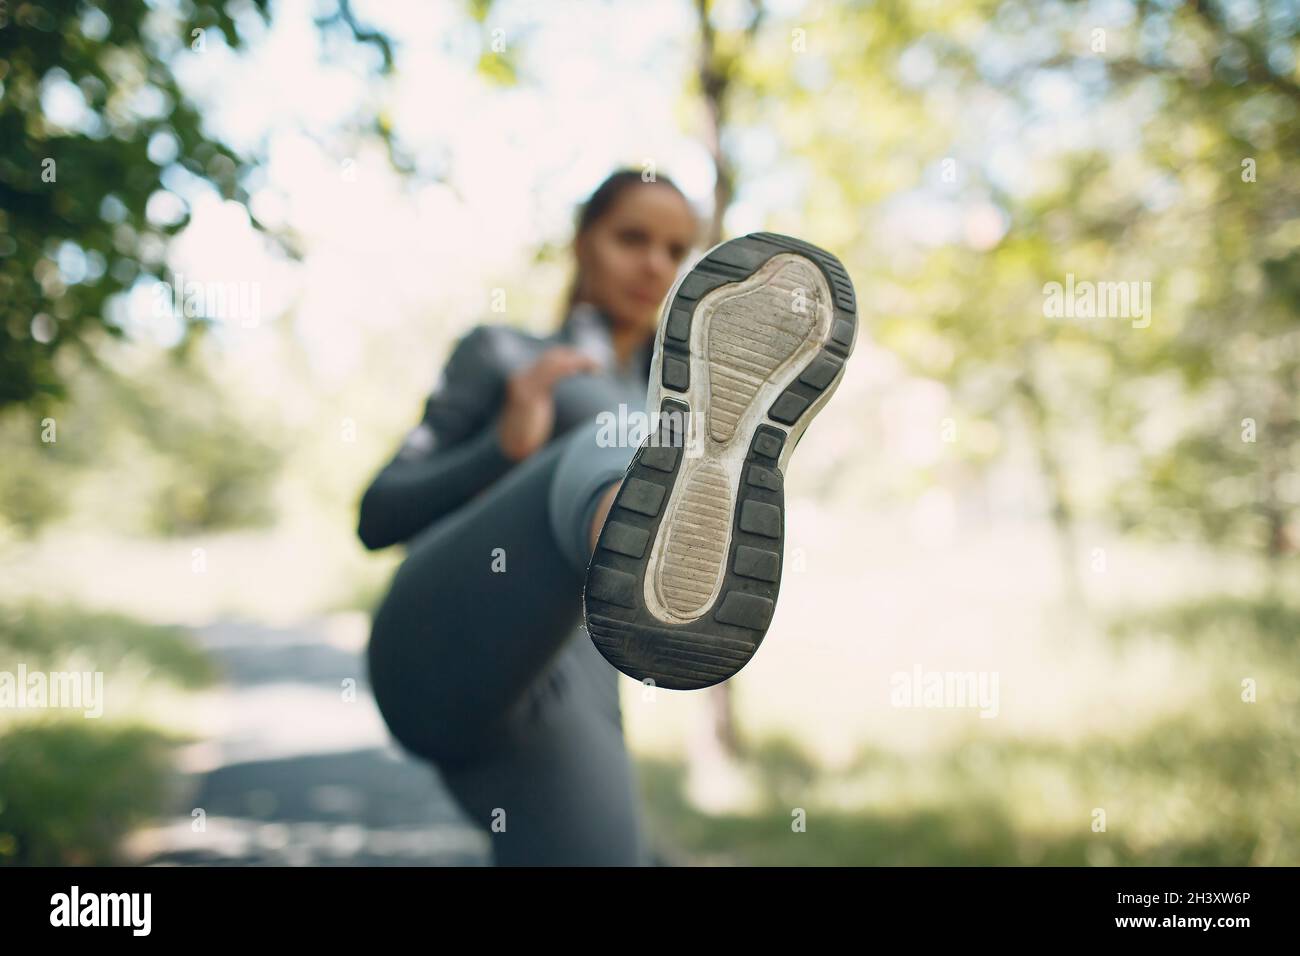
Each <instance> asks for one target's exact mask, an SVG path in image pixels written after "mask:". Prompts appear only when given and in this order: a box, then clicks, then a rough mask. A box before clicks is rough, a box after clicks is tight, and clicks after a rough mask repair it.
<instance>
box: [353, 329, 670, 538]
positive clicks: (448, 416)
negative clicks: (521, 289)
mask: <svg viewBox="0 0 1300 956" xmlns="http://www.w3.org/2000/svg"><path fill="white" fill-rule="evenodd" d="M607 328H608V326H607V325H606V322H605V319H604V318H603V317H602V316H601V314H600V313H599V312H598V311H597V310H596V309H595V308H594V307H592V306H590V305H587V304H585V303H579V304H578V305H576V306H575V307H574V308H573V310H572V311H571V312H570V313H569V315H568V318H567V319H566V321H565V323H564V325H563V326H562V327H561V329H560V330H559V331H558V332H556V333H554V334H553V335H549V336H545V337H538V336H534V335H529V334H528V333H526V332H522V331H520V330H518V329H514V328H510V327H509V326H504V325H480V326H477V327H476V328H474V329H472V330H471V331H470V332H469V333H468V334H466V335H465V336H464V338H462V339H461V340H460V341H459V342H458V343H457V345H456V347H455V349H454V350H453V351H452V354H451V357H450V358H449V359H448V360H447V364H446V366H445V368H444V369H443V372H442V377H441V379H440V381H439V382H438V384H437V386H435V388H434V389H433V392H432V393H431V394H430V395H429V397H428V399H427V401H426V402H425V406H424V417H423V419H422V420H421V421H420V423H419V425H417V426H416V427H415V428H414V429H412V430H411V431H410V432H409V433H408V434H407V436H406V439H405V441H404V442H403V443H402V446H401V448H400V449H399V450H398V452H397V454H396V455H395V456H394V457H393V458H392V460H391V461H390V462H389V463H388V464H387V465H385V466H384V468H383V470H382V471H380V472H379V474H378V476H377V477H376V478H375V479H374V481H373V482H371V484H370V487H369V488H367V489H366V492H365V494H364V495H363V496H362V498H361V509H360V511H361V514H360V521H359V524H358V528H357V534H358V536H359V537H360V538H361V542H362V543H363V544H364V545H365V546H366V547H367V548H369V549H371V550H375V549H377V548H386V547H388V546H389V545H392V544H396V543H398V542H401V541H406V540H408V539H409V538H411V537H412V536H414V535H415V534H417V533H419V532H420V531H423V530H424V529H425V528H427V527H428V526H429V525H430V524H432V523H433V522H435V521H437V520H438V519H439V518H441V517H442V516H443V515H445V514H447V513H448V512H451V511H453V510H455V509H456V508H457V507H458V506H460V505H461V504H462V503H464V502H465V501H467V500H468V499H469V498H470V497H472V496H473V495H474V494H475V493H477V492H478V491H480V490H481V489H483V488H485V487H486V486H487V485H489V484H491V483H492V482H494V481H496V479H498V478H500V477H501V476H502V475H503V474H505V473H506V472H507V471H509V470H510V468H511V467H512V466H513V465H515V464H516V463H515V462H512V461H511V460H510V459H509V458H507V457H506V456H505V454H504V453H503V452H502V450H501V446H500V444H499V441H498V439H497V417H498V415H499V413H500V411H501V405H502V402H503V400H504V397H505V386H506V381H507V379H508V378H509V377H510V375H511V374H512V373H513V372H515V371H517V370H518V369H520V368H524V367H526V366H528V365H530V364H532V363H533V362H534V361H536V359H537V357H538V356H539V355H541V353H542V352H543V351H545V350H546V349H547V348H550V347H551V346H553V345H561V344H564V345H572V346H575V347H577V348H580V349H583V350H584V351H586V352H588V353H589V354H591V355H592V356H593V357H594V358H595V359H596V360H597V362H599V363H600V365H601V368H602V371H600V372H597V373H593V374H582V375H573V376H570V377H569V378H565V379H561V380H560V381H559V382H558V383H557V384H556V386H555V391H554V395H555V429H554V431H553V432H552V435H551V440H552V441H553V440H554V439H555V437H556V436H558V435H561V434H563V433H564V432H566V431H568V430H569V429H570V428H573V427H574V426H575V425H577V424H579V423H581V422H583V421H586V420H587V419H590V418H593V417H594V416H595V415H597V414H598V413H600V412H602V411H609V412H613V413H615V414H617V413H618V408H619V405H620V404H623V405H626V407H627V412H628V413H632V412H636V413H641V412H644V411H645V399H646V385H647V379H648V376H649V370H650V356H651V348H652V346H651V345H650V343H647V344H646V346H645V347H644V348H643V349H642V350H641V352H640V353H639V354H638V355H637V356H635V357H634V359H633V360H632V361H631V362H630V363H629V367H628V368H626V369H619V368H617V367H616V366H615V363H614V352H613V348H612V346H611V344H610V340H609V334H608V332H607Z"/></svg>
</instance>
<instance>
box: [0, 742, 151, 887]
mask: <svg viewBox="0 0 1300 956" xmlns="http://www.w3.org/2000/svg"><path fill="white" fill-rule="evenodd" d="M174 745H175V741H174V740H173V739H172V738H171V737H170V736H168V735H167V734H164V733H162V732H160V731H158V730H156V729H153V728H149V727H140V726H120V725H114V724H104V723H101V722H100V721H96V720H57V721H46V722H40V723H26V724H22V725H19V726H15V727H11V728H9V729H8V730H7V731H6V732H5V733H3V734H0V864H17V865H24V866H95V865H105V864H114V863H118V862H120V861H119V860H118V859H117V856H116V851H117V846H118V844H119V842H120V841H121V839H122V837H123V836H124V835H125V834H126V833H128V832H129V831H130V830H131V829H132V828H133V827H135V826H138V825H139V824H140V823H143V822H145V821H147V820H148V819H149V818H150V817H151V816H153V815H154V814H155V813H157V812H158V810H159V808H161V807H162V806H163V805H164V804H165V801H166V799H167V795H168V790H167V787H168V779H169V760H170V757H171V748H172V747H173V746H174Z"/></svg>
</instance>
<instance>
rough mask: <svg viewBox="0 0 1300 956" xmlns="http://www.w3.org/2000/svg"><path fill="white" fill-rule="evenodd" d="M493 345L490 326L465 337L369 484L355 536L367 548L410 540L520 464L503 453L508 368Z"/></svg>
mask: <svg viewBox="0 0 1300 956" xmlns="http://www.w3.org/2000/svg"><path fill="white" fill-rule="evenodd" d="M492 348H493V346H492V332H491V329H489V328H488V327H485V326H480V327H479V328H476V329H474V330H473V331H472V332H470V333H469V334H468V335H466V336H465V337H464V338H463V339H461V341H460V342H459V343H458V344H457V346H456V348H455V349H454V350H453V351H452V354H451V357H450V358H449V359H448V360H447V365H446V368H445V369H444V371H443V375H442V381H441V382H440V383H439V385H438V387H437V388H436V389H435V390H434V392H433V394H432V395H430V396H429V400H428V402H427V403H426V405H425V413H424V419H423V421H421V423H420V425H419V426H418V427H417V428H415V429H414V430H413V431H412V432H411V433H410V434H409V435H408V436H407V438H406V441H405V442H404V443H403V445H402V448H401V449H400V450H399V451H398V453H397V454H396V455H395V456H394V457H393V459H392V461H390V462H389V463H388V464H387V465H386V466H385V467H384V469H383V470H382V471H380V473H379V474H378V476H376V478H375V480H374V481H373V482H371V484H370V487H369V488H367V489H366V492H365V494H364V495H363V496H362V498H361V509H360V512H361V513H360V519H359V521H358V526H357V535H358V536H359V537H360V538H361V542H362V544H364V545H365V546H366V547H367V548H368V549H370V550H372V551H373V550H375V549H378V548H386V547H388V546H389V545H392V544H396V543H398V542H399V541H405V540H407V539H408V538H410V537H411V536H412V535H414V534H416V533H417V532H419V531H422V530H424V529H425V528H427V527H428V526H429V525H430V524H432V523H433V522H434V521H436V520H437V519H438V518H441V517H442V516H443V515H445V514H447V513H448V512H450V511H452V510H454V509H455V508H457V507H458V506H459V505H461V504H463V503H464V502H465V501H467V500H468V499H469V498H471V497H472V496H473V495H474V494H475V493H476V492H478V491H480V490H481V489H483V488H485V487H487V486H488V485H489V484H491V483H492V482H494V481H495V480H496V479H497V478H499V477H501V475H503V474H505V472H507V471H508V470H509V469H510V467H511V466H512V465H514V464H515V462H514V461H513V460H511V459H510V458H509V457H507V456H506V454H505V452H504V451H503V450H502V447H501V439H500V437H499V430H498V428H497V426H496V424H495V422H494V420H493V419H494V412H495V411H496V410H497V408H498V406H499V405H500V403H501V398H502V395H503V392H504V386H505V373H504V371H503V370H502V369H501V368H500V366H499V363H498V362H497V361H496V360H495V359H494V356H493V352H492Z"/></svg>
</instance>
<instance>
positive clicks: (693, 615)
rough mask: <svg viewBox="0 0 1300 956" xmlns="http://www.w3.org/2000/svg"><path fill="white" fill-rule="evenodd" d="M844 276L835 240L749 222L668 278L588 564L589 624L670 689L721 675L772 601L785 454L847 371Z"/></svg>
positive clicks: (733, 664) (758, 629)
mask: <svg viewBox="0 0 1300 956" xmlns="http://www.w3.org/2000/svg"><path fill="white" fill-rule="evenodd" d="M857 325H858V323H857V307H856V302H855V297H854V292H853V284H852V282H851V281H850V280H849V277H848V273H847V272H846V271H845V270H844V266H843V265H842V264H841V263H840V261H839V260H838V259H836V258H835V257H834V256H833V255H831V254H830V253H828V252H826V251H825V250H822V249H819V248H817V247H816V246H813V245H810V244H808V243H806V242H803V241H801V240H798V239H793V238H791V237H789V236H782V235H777V234H775V233H768V232H756V233H752V234H750V235H748V236H743V237H741V238H739V239H732V240H730V241H728V242H724V243H720V244H719V245H717V246H714V247H713V248H712V249H710V250H709V251H708V252H707V253H705V254H704V256H703V257H702V258H701V259H700V261H699V262H698V263H696V264H695V266H694V268H693V269H691V271H690V272H689V273H687V274H686V275H685V276H683V277H682V278H681V279H680V280H679V281H678V282H677V284H676V285H675V286H674V287H673V289H672V291H670V292H669V294H668V299H667V302H666V303H665V306H664V314H663V319H662V321H661V322H660V323H659V331H658V333H657V335H656V338H655V350H654V360H653V363H652V365H651V370H650V390H649V401H648V402H647V407H648V408H650V409H656V410H658V411H659V412H660V425H659V428H658V430H657V432H656V433H655V434H654V435H651V436H650V437H648V438H647V439H646V440H645V441H644V442H643V443H642V445H641V447H640V448H639V449H638V450H637V452H636V454H635V455H634V456H633V458H632V462H631V464H630V465H629V466H628V469H627V473H626V475H625V477H624V480H623V485H622V487H621V488H620V489H619V492H618V495H617V496H616V497H615V499H614V504H613V506H612V507H611V508H610V512H609V516H608V517H607V518H606V520H605V525H604V527H603V528H602V529H601V533H600V537H599V539H598V541H597V543H596V550H595V552H594V554H593V555H592V559H591V563H590V564H589V566H588V569H587V581H586V588H585V591H584V602H583V603H584V611H585V619H586V627H587V633H588V634H589V635H590V636H591V639H592V641H593V642H594V643H595V645H596V647H597V649H599V651H600V653H601V654H602V655H603V656H604V657H605V659H606V660H608V661H609V662H610V663H611V664H613V665H614V666H615V667H616V668H618V669H619V670H620V671H621V672H623V673H624V674H626V675H628V676H629V677H632V678H634V679H636V680H638V681H643V682H648V681H652V682H653V683H654V684H655V685H656V686H659V687H664V688H667V689H670V690H697V689H699V688H703V687H710V686H712V685H714V684H718V683H721V682H722V681H725V680H727V679H728V678H730V677H732V676H733V675H734V674H736V672H738V671H739V670H740V669H741V668H742V667H744V666H745V664H747V663H749V661H750V660H751V659H752V658H753V656H754V654H755V652H756V651H757V650H758V647H759V645H760V644H761V643H762V641H763V637H764V635H765V634H766V633H767V627H768V625H769V623H770V622H771V620H772V614H773V613H774V611H775V609H776V599H777V593H778V591H779V588H780V582H781V565H782V551H783V546H784V542H785V496H784V490H783V487H784V475H785V471H786V466H787V463H788V462H789V459H790V454H791V452H792V451H793V450H794V447H795V445H796V444H798V441H799V438H800V437H801V436H802V435H803V432H804V430H805V429H806V428H807V427H808V423H809V422H810V421H811V420H812V419H813V418H814V417H815V416H816V415H817V413H818V412H819V411H820V410H821V408H822V406H823V405H825V404H826V402H827V400H829V398H830V396H831V394H832V393H833V392H834V391H835V389H836V388H837V387H838V386H839V383H840V380H841V379H842V378H843V375H844V363H845V361H846V360H847V359H848V357H849V355H850V353H852V351H853V344H854V341H855V340H856V338H857Z"/></svg>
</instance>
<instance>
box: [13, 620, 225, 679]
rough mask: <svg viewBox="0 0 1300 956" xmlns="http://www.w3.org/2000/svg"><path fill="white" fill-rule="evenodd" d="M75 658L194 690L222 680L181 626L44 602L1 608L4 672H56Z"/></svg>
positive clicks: (96, 665) (109, 669)
mask: <svg viewBox="0 0 1300 956" xmlns="http://www.w3.org/2000/svg"><path fill="white" fill-rule="evenodd" d="M72 655H79V656H82V657H85V658H88V659H89V660H90V661H91V663H92V665H93V666H94V667H95V668H96V669H98V670H101V671H105V672H110V671H116V670H118V669H119V668H123V667H126V666H128V665H129V666H134V667H138V668H142V669H143V670H144V671H145V672H147V673H148V674H149V676H150V677H151V678H152V679H155V680H165V681H168V682H170V683H173V684H175V685H177V686H180V687H185V688H190V689H197V688H201V687H204V686H207V685H208V684H210V683H211V682H212V681H213V680H214V679H215V678H216V671H215V670H214V668H213V665H212V662H211V660H210V659H209V658H208V657H207V656H206V655H204V654H203V653H202V652H201V651H200V650H199V649H198V648H197V647H196V646H195V645H194V643H193V642H191V641H189V640H187V639H186V637H185V634H184V632H183V631H182V630H181V629H180V628H178V627H164V626H159V625H154V624H145V623H142V622H140V621H137V620H134V619H133V618H129V617H126V616H124V615H121V614H112V613H107V612H92V611H84V610H81V609H80V608H75V607H67V606H54V605H49V604H43V603H30V604H25V605H21V606H16V607H6V608H2V609H0V668H2V669H11V668H12V666H13V664H12V662H14V661H23V662H25V663H26V664H27V666H28V667H29V668H46V667H49V668H56V667H57V665H58V664H59V662H60V661H63V660H66V659H67V658H68V657H69V656H72Z"/></svg>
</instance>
